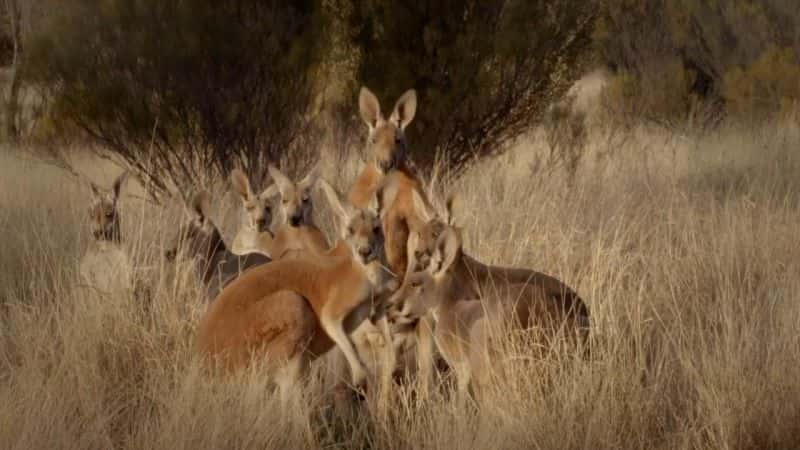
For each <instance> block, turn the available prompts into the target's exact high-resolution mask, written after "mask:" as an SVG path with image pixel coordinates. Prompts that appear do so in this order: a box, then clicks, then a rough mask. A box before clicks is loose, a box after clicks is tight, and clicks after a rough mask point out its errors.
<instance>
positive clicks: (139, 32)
mask: <svg viewBox="0 0 800 450" xmlns="http://www.w3.org/2000/svg"><path fill="white" fill-rule="evenodd" d="M44 1H46V2H49V5H50V8H48V9H47V11H48V13H47V17H46V18H45V19H46V20H42V24H41V28H40V29H39V30H36V31H37V33H36V36H35V38H34V39H33V40H32V42H31V45H30V51H29V54H28V60H27V62H28V72H27V73H28V75H29V80H28V82H30V83H33V84H36V85H38V86H42V87H43V88H44V90H45V92H46V94H47V97H48V98H49V99H51V101H52V103H51V106H52V109H51V113H50V115H51V118H52V119H53V120H55V121H63V122H65V123H67V124H72V125H75V126H77V127H79V128H80V129H81V130H82V131H83V132H84V133H86V135H87V136H89V137H91V138H92V140H94V141H95V142H97V143H99V144H101V145H102V148H104V149H107V150H110V151H111V152H113V153H115V154H116V155H118V156H120V157H121V158H123V159H124V160H125V161H126V162H127V163H128V164H129V165H130V166H131V167H132V168H133V169H134V171H136V172H137V173H138V174H139V175H140V176H141V177H142V178H144V181H149V182H150V183H148V185H149V186H150V188H151V191H152V192H153V193H154V194H156V195H158V194H160V193H164V192H165V191H166V190H167V189H168V188H169V185H170V184H176V185H178V186H184V185H186V184H188V183H192V182H196V181H197V180H198V179H202V177H204V176H207V175H219V174H220V173H222V174H225V173H227V172H228V171H229V170H230V169H231V168H232V166H233V165H234V164H237V163H239V162H241V163H242V164H243V165H244V166H245V167H247V168H249V170H250V172H251V173H252V174H254V176H255V177H256V178H262V177H263V176H264V174H265V168H266V163H267V162H270V161H277V160H279V159H280V158H282V157H284V156H291V158H288V159H289V160H292V161H298V160H304V159H305V158H302V157H301V156H305V155H306V154H307V153H308V152H312V151H316V148H315V146H314V145H313V144H314V142H315V136H316V134H315V132H314V129H313V127H312V123H313V114H312V113H313V111H312V105H313V100H314V88H313V86H314V82H315V78H314V77H315V74H316V70H317V68H318V67H319V61H320V57H321V53H322V48H323V45H322V42H324V41H323V40H321V39H319V37H320V36H321V35H324V33H325V27H326V23H325V17H324V15H323V14H321V11H322V9H321V8H320V6H319V2H318V1H316V0H300V1H293V2H283V1H277V0H269V1H262V0H232V1H226V2H218V1H213V0H182V1H162V0H138V1H130V0H103V1H101V0H73V1H70V2H62V1H60V0H44ZM67 3H68V4H67ZM51 126H54V125H52V124H51ZM255 181H258V180H255Z"/></svg>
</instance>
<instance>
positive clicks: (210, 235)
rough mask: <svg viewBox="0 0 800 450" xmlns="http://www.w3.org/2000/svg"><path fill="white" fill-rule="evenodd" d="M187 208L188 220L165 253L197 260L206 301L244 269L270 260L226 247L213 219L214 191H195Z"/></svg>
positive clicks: (170, 257)
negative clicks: (212, 203) (237, 253)
mask: <svg viewBox="0 0 800 450" xmlns="http://www.w3.org/2000/svg"><path fill="white" fill-rule="evenodd" d="M186 210H187V214H188V216H189V220H188V221H187V222H185V223H184V224H183V225H182V226H181V227H180V228H179V230H178V234H177V235H176V236H175V238H174V240H173V244H172V245H171V246H170V247H169V248H168V249H167V251H166V252H165V255H164V256H165V257H166V259H167V260H168V261H175V260H176V259H177V258H178V257H179V256H183V257H187V258H191V259H193V260H194V263H195V275H196V277H197V280H198V282H199V284H200V285H202V286H203V287H204V288H205V299H206V301H211V300H213V299H214V298H216V297H217V296H218V295H219V293H220V291H221V290H222V289H223V288H224V287H225V286H226V285H227V284H228V283H230V282H231V281H232V280H233V279H235V278H236V277H237V276H239V275H240V274H241V273H242V272H244V271H245V270H247V269H249V268H251V267H255V266H258V265H261V264H265V263H268V262H270V258H269V257H267V256H265V255H263V254H261V253H256V252H253V253H247V254H244V255H236V254H234V253H231V252H230V251H229V250H228V249H227V247H226V246H225V242H224V241H223V240H222V235H220V233H219V230H218V229H217V227H216V225H214V222H213V221H212V220H211V217H210V213H211V195H210V194H209V193H208V192H207V191H200V192H198V193H197V194H195V196H194V197H193V199H192V201H191V205H189V206H187V208H186Z"/></svg>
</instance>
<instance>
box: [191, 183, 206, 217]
mask: <svg viewBox="0 0 800 450" xmlns="http://www.w3.org/2000/svg"><path fill="white" fill-rule="evenodd" d="M192 212H193V213H194V214H195V218H197V219H198V220H199V221H201V222H204V221H205V220H206V219H207V218H208V217H210V215H211V194H209V193H208V191H206V190H205V189H204V190H202V191H200V192H198V193H197V194H195V195H194V197H192Z"/></svg>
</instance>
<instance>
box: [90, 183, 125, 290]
mask: <svg viewBox="0 0 800 450" xmlns="http://www.w3.org/2000/svg"><path fill="white" fill-rule="evenodd" d="M126 179H127V172H123V173H122V174H121V175H120V176H119V177H117V179H116V180H114V183H113V185H112V188H111V190H110V191H106V190H103V189H100V188H99V187H97V185H95V184H94V183H93V182H89V187H90V188H91V191H92V200H91V204H90V206H89V224H90V229H91V233H92V240H91V241H90V242H89V246H88V247H87V249H86V253H85V254H84V255H83V257H82V258H81V261H80V267H79V273H80V277H81V280H82V282H83V283H84V284H85V285H87V287H90V288H91V289H94V290H95V291H97V292H99V293H104V294H109V293H121V292H128V291H131V290H132V289H133V288H134V286H133V281H134V280H133V264H132V263H131V260H130V256H129V255H128V253H127V252H126V250H125V249H124V247H123V246H122V235H121V232H120V212H119V197H120V192H121V191H122V186H123V184H124V183H125V180H126Z"/></svg>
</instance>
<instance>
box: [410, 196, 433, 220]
mask: <svg viewBox="0 0 800 450" xmlns="http://www.w3.org/2000/svg"><path fill="white" fill-rule="evenodd" d="M411 200H412V201H413V204H414V212H416V213H417V215H419V217H420V219H422V221H423V222H430V220H431V219H432V218H433V217H432V214H431V213H430V211H429V210H428V205H427V204H425V199H423V198H422V195H421V194H420V193H419V191H417V190H416V189H412V190H411Z"/></svg>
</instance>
